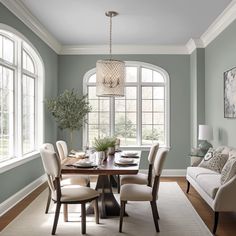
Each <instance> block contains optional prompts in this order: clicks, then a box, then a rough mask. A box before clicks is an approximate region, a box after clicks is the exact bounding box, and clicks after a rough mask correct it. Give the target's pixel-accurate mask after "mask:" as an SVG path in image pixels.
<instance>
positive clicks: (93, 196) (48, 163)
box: [40, 148, 99, 235]
mask: <svg viewBox="0 0 236 236" xmlns="http://www.w3.org/2000/svg"><path fill="white" fill-rule="evenodd" d="M40 154H41V157H42V162H43V166H44V170H45V173H46V174H47V178H48V185H49V187H50V189H51V193H52V194H51V198H52V200H53V201H54V202H55V203H56V212H55V216H54V222H53V228H52V235H54V234H55V233H56V228H57V223H58V219H59V215H60V208H61V204H64V214H65V216H64V217H65V218H66V219H67V218H68V212H67V204H81V232H82V234H85V233H86V209H85V204H86V203H88V202H91V201H94V212H95V216H96V223H97V224H98V223H99V212H98V196H99V193H98V192H97V191H96V190H94V189H91V188H90V187H84V186H79V185H66V186H61V163H60V161H59V158H58V156H57V153H55V152H53V151H51V150H46V149H44V148H41V150H40Z"/></svg>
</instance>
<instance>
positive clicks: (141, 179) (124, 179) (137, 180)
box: [118, 143, 159, 192]
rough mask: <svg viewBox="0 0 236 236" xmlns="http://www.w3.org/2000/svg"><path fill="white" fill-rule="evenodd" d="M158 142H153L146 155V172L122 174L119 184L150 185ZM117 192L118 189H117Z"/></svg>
mask: <svg viewBox="0 0 236 236" xmlns="http://www.w3.org/2000/svg"><path fill="white" fill-rule="evenodd" d="M158 148H159V143H156V144H153V145H152V147H151V149H150V151H149V155H148V162H149V167H148V174H143V173H138V174H137V175H122V176H120V185H121V186H122V185H124V184H144V185H148V186H151V184H152V169H153V163H154V161H155V158H156V155H157V151H158ZM118 192H119V189H118Z"/></svg>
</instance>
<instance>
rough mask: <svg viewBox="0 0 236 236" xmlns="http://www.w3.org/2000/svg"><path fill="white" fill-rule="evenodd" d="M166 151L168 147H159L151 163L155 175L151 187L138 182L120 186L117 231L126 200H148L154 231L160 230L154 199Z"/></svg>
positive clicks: (120, 228)
mask: <svg viewBox="0 0 236 236" xmlns="http://www.w3.org/2000/svg"><path fill="white" fill-rule="evenodd" d="M167 153H168V149H166V148H160V149H159V150H158V152H157V157H156V159H155V162H154V165H153V166H154V174H155V177H154V182H153V185H152V187H150V186H147V185H140V184H124V185H122V186H121V191H120V202H121V209H120V225H119V232H122V225H123V217H124V212H125V205H126V203H127V202H128V201H149V202H150V204H151V208H152V214H153V220H154V224H155V228H156V232H160V230H159V224H158V219H159V214H158V210H157V205H156V200H157V198H158V190H159V184H160V176H161V173H162V169H163V165H164V162H165V159H166V156H167Z"/></svg>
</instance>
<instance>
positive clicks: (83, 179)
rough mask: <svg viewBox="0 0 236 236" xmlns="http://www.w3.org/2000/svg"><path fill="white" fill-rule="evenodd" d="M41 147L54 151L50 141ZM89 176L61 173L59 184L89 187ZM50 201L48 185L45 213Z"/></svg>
mask: <svg viewBox="0 0 236 236" xmlns="http://www.w3.org/2000/svg"><path fill="white" fill-rule="evenodd" d="M41 149H44V150H48V151H51V152H55V149H54V146H53V145H52V144H51V143H44V144H43V145H42V146H41ZM89 184H90V183H89V178H88V177H87V176H83V175H61V185H62V186H66V185H81V186H88V187H89ZM50 202H51V189H50V187H48V199H47V204H46V209H45V213H46V214H47V213H48V210H49V207H50Z"/></svg>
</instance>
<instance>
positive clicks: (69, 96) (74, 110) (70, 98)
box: [46, 89, 92, 148]
mask: <svg viewBox="0 0 236 236" xmlns="http://www.w3.org/2000/svg"><path fill="white" fill-rule="evenodd" d="M46 105H47V108H48V110H49V112H50V113H51V114H52V116H53V117H54V118H55V120H56V122H57V124H58V127H59V128H60V129H62V130H64V129H68V130H69V131H70V145H71V148H72V147H73V132H74V131H75V130H79V129H80V128H81V127H82V126H83V124H84V122H87V121H86V119H85V117H86V115H87V114H88V113H89V112H90V111H91V110H92V108H91V106H90V105H89V102H88V101H87V95H84V96H81V95H80V94H79V92H78V91H77V90H75V89H72V90H65V91H64V92H63V93H62V94H60V95H59V96H57V97H55V98H51V99H48V100H46Z"/></svg>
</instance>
